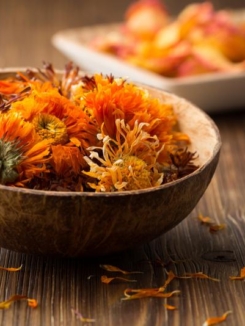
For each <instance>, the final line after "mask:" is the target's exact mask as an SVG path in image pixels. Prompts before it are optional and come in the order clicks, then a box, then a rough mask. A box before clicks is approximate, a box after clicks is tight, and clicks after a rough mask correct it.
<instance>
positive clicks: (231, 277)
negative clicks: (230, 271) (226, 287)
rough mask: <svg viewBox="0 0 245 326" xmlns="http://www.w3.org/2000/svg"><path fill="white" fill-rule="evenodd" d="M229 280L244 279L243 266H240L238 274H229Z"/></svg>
mask: <svg viewBox="0 0 245 326" xmlns="http://www.w3.org/2000/svg"><path fill="white" fill-rule="evenodd" d="M229 278H230V280H244V279H245V267H243V268H241V271H240V276H230V277H229Z"/></svg>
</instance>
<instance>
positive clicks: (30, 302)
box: [27, 299, 38, 308]
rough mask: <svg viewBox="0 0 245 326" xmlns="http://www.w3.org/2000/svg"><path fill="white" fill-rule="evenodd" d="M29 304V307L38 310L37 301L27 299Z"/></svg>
mask: <svg viewBox="0 0 245 326" xmlns="http://www.w3.org/2000/svg"><path fill="white" fill-rule="evenodd" d="M27 303H28V306H29V307H32V308H36V307H37V306H38V303H37V300H36V299H27Z"/></svg>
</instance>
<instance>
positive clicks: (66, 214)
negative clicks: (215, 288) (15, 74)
mask: <svg viewBox="0 0 245 326" xmlns="http://www.w3.org/2000/svg"><path fill="white" fill-rule="evenodd" d="M1 74H2V76H4V77H5V75H4V73H3V72H2V73H0V79H1ZM4 77H2V78H4ZM144 87H145V88H147V89H148V90H149V92H151V93H152V94H153V95H154V96H156V97H158V98H160V99H161V100H162V101H166V102H168V103H169V102H171V103H173V105H174V110H175V112H176V114H177V117H178V120H179V126H180V129H181V130H182V131H183V132H185V133H187V134H188V135H189V136H190V138H191V140H192V145H191V147H190V150H191V151H197V153H198V155H199V157H198V164H199V165H200V167H199V168H198V169H197V170H196V171H195V172H193V173H192V174H190V175H188V176H186V177H183V178H182V179H179V180H177V181H174V182H171V183H168V184H165V185H162V186H159V187H155V188H151V189H145V190H140V191H127V192H116V193H88V192H82V193H80V192H54V191H38V190H29V189H20V188H12V187H8V186H3V185H0V246H1V247H3V248H7V249H10V250H14V251H18V252H23V253H33V254H43V255H56V256H67V257H86V256H99V255H106V254H110V253H114V252H118V251H123V250H126V249H129V248H132V247H134V246H138V245H140V244H143V243H146V242H148V241H150V240H153V239H154V238H156V237H158V236H160V235H161V234H163V233H165V232H167V231H168V230H170V229H171V228H173V227H174V226H176V225H177V224H178V223H180V222H181V221H182V220H183V219H184V218H185V217H187V216H188V214H189V213H190V212H191V211H192V210H193V208H194V207H195V206H196V204H197V202H198V201H199V199H200V198H201V197H202V195H203V193H204V192H205V190H206V188H207V186H208V184H209V183H210V181H211V179H212V176H213V174H214V172H215V169H216V166H217V163H218V159H219V153H220V148H221V140H220V135H219V131H218V129H217V127H216V125H215V124H214V122H213V121H212V120H211V119H210V117H209V116H207V114H205V113H204V112H203V111H202V110H200V109H199V108H197V107H195V106H194V105H193V104H191V103H189V102H188V101H186V100H184V99H182V98H179V97H177V96H175V95H173V94H169V93H165V92H163V91H161V90H157V89H153V88H150V87H147V86H144Z"/></svg>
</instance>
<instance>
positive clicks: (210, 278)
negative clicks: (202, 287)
mask: <svg viewBox="0 0 245 326" xmlns="http://www.w3.org/2000/svg"><path fill="white" fill-rule="evenodd" d="M185 275H186V276H189V277H190V278H203V279H209V280H212V281H216V282H219V281H220V280H219V279H217V278H213V277H210V276H208V275H206V274H204V273H203V272H198V273H186V274H185Z"/></svg>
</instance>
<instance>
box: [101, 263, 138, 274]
mask: <svg viewBox="0 0 245 326" xmlns="http://www.w3.org/2000/svg"><path fill="white" fill-rule="evenodd" d="M100 267H101V268H102V269H104V270H106V271H108V272H119V273H122V274H124V275H126V274H142V273H143V272H139V271H134V272H128V271H124V270H122V269H121V268H119V267H116V266H112V265H100Z"/></svg>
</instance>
